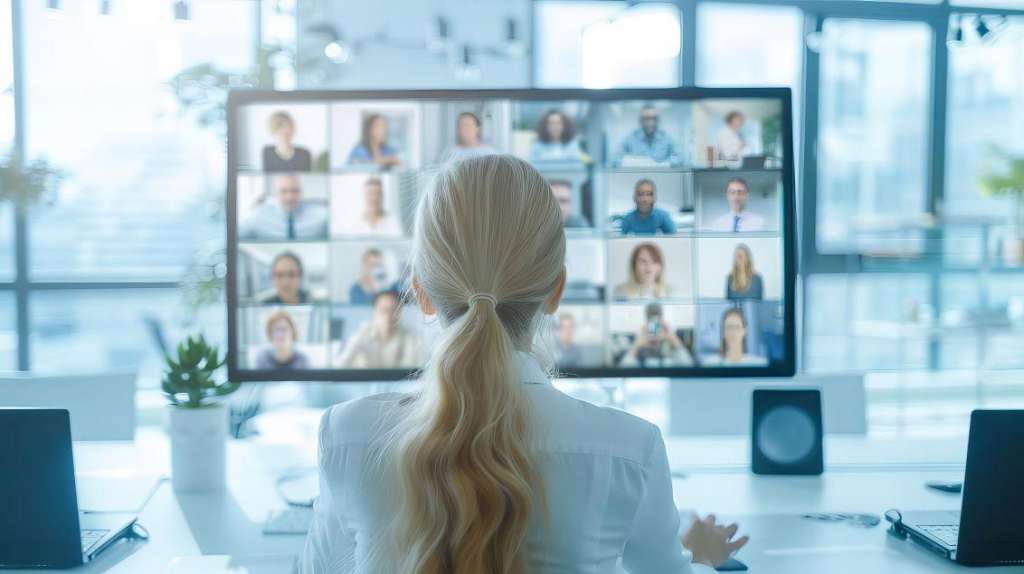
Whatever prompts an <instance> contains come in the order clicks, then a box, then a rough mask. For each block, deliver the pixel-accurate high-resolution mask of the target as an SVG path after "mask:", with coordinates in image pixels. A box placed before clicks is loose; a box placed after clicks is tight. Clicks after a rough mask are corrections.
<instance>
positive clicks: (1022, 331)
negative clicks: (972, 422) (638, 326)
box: [0, 0, 1024, 435]
mask: <svg viewBox="0 0 1024 574" xmlns="http://www.w3.org/2000/svg"><path fill="white" fill-rule="evenodd" d="M1022 55H1024V1H999V0H948V1H947V0H942V1H940V0H934V1H932V0H913V1H905V2H893V1H888V2H886V1H868V0H772V1H768V0H743V1H726V0H718V1H703V0H676V1H675V2H620V1H604V0H602V1H574V0H534V1H531V0H473V1H470V0H417V1H412V0H405V1H401V0H386V1H384V2H375V3H368V2H356V1H347V0H346V1H328V0H262V1H259V0H177V1H173V0H145V1H135V0H131V1H129V0H0V157H4V158H5V159H4V160H3V162H4V164H7V163H9V162H11V161H27V162H32V161H35V160H38V159H45V161H46V162H47V165H48V166H49V167H50V168H51V169H58V170H60V172H61V175H62V176H63V177H62V181H61V183H60V185H59V186H56V187H54V188H52V189H47V190H43V191H42V192H41V193H40V194H39V197H35V198H29V199H27V200H24V201H22V199H24V198H14V197H10V194H6V195H5V194H4V191H3V190H2V189H0V370H10V369H22V370H27V369H31V370H32V371H36V372H40V373H54V372H56V373H69V372H71V373H73V372H81V371H95V370H102V369H108V368H114V367H122V366H137V367H138V368H139V369H140V373H141V379H140V386H141V387H143V390H141V391H140V393H141V394H143V395H144V394H145V393H146V392H147V391H146V390H145V389H147V388H149V389H153V390H152V391H150V392H152V393H153V395H156V390H155V389H156V387H157V386H158V382H159V377H160V368H161V355H160V351H159V350H158V349H159V345H158V339H160V338H162V339H163V340H164V341H165V342H167V343H172V344H173V343H174V342H176V341H177V340H178V339H179V338H180V337H182V336H183V334H185V333H188V332H193V331H196V330H200V329H201V330H203V331H204V332H205V333H206V334H207V336H209V337H212V338H213V339H215V340H219V341H223V339H224V337H225V331H226V327H225V308H224V303H223V300H222V298H221V295H222V293H221V286H222V281H223V277H224V274H225V271H226V269H225V263H224V260H223V248H224V236H225V231H224V223H223V219H224V213H223V209H222V204H221V202H222V200H223V194H224V188H225V178H226V175H225V170H226V166H225V139H224V138H225V136H224V132H225V124H224V118H223V107H222V106H223V102H224V99H225V96H226V91H227V89H228V88H230V87H235V86H238V87H242V86H259V87H265V88H270V87H273V88H277V89H297V88H303V89H316V88H369V89H372V88H479V87H503V88H506V87H507V88H526V87H581V86H582V87H587V88H609V87H625V86H644V87H651V86H656V87H665V86H690V85H700V86H768V85H770V86H778V85H783V86H790V87H791V88H792V89H793V91H794V101H795V118H796V126H795V128H796V140H797V185H798V193H799V203H798V205H799V216H800V220H799V222H798V227H799V246H800V267H799V269H800V285H801V298H800V301H799V304H800V310H801V311H800V312H801V328H800V333H799V344H800V347H801V348H800V358H799V365H800V369H801V370H803V371H806V372H813V373H830V372H831V373H836V372H850V371H855V372H866V373H868V377H867V384H868V400H869V407H868V417H869V425H870V432H872V433H875V434H895V435H916V434H943V433H958V432H963V429H966V423H965V421H966V418H967V416H968V414H969V412H970V410H971V409H972V408H974V407H975V406H977V405H986V406H999V405H1004V404H1011V403H1020V402H1021V401H1022V400H1024V192H1021V191H1018V192H1017V193H1016V194H1014V193H1000V192H999V190H998V189H995V190H993V189H989V188H991V187H992V186H991V185H986V183H987V182H988V181H989V180H990V179H991V178H992V176H994V175H998V174H1001V173H1004V172H1005V171H1006V170H1007V169H1008V168H1009V166H1010V165H1011V164H1012V162H1013V160H1014V158H1016V161H1017V162H1018V164H1017V165H1018V168H1017V169H1018V170H1020V171H1021V172H1022V173H1020V174H1018V178H1021V177H1024V160H1022V159H1021V158H1024V56H1022ZM12 158H13V159H12ZM1019 184H1020V186H1024V182H1019ZM0 186H2V184H0ZM996 187H998V186H996ZM659 385H660V386H659ZM664 385H665V383H664V382H661V383H658V382H655V383H653V386H652V383H643V382H641V383H638V384H637V386H636V387H635V388H636V389H638V390H637V392H638V393H640V394H643V393H644V392H647V391H646V390H645V389H655V391H651V395H650V396H651V401H652V402H655V403H656V402H658V400H659V399H658V397H659V396H663V390H664ZM657 389H661V391H657ZM659 393H660V394H659Z"/></svg>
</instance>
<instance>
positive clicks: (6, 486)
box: [0, 408, 136, 568]
mask: <svg viewBox="0 0 1024 574" xmlns="http://www.w3.org/2000/svg"><path fill="white" fill-rule="evenodd" d="M0 437H3V447H2V448H0V508H2V509H3V512H0V541H2V543H0V568H26V567H29V568H70V567H73V566H78V565H80V564H83V563H85V562H89V561H90V560H92V559H94V558H95V557H96V556H97V555H99V553H100V552H102V551H103V550H105V549H106V548H107V547H109V546H110V545H111V544H113V543H114V542H115V541H117V540H119V539H120V538H122V537H125V536H127V535H131V534H132V532H133V528H134V526H135V521H136V517H135V516H133V515H129V514H120V513H103V514H82V513H80V512H79V510H78V495H77V491H76V489H75V465H74V457H73V454H72V450H71V419H70V416H69V415H68V411H67V410H65V409H32V408H0Z"/></svg>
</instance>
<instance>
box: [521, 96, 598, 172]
mask: <svg viewBox="0 0 1024 574" xmlns="http://www.w3.org/2000/svg"><path fill="white" fill-rule="evenodd" d="M586 159H587V157H586V155H585V154H584V153H583V150H582V149H580V142H579V140H578V139H577V138H576V126H575V125H574V123H573V121H572V118H570V117H569V116H568V115H567V114H566V113H565V112H562V111H561V110H554V109H553V110H548V111H547V112H546V113H545V114H544V115H543V116H541V118H540V123H538V124H537V139H536V141H534V142H533V145H532V147H531V148H530V161H535V162H546V161H550V162H554V161H573V162H585V161H586Z"/></svg>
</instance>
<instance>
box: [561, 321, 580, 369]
mask: <svg viewBox="0 0 1024 574" xmlns="http://www.w3.org/2000/svg"><path fill="white" fill-rule="evenodd" d="M582 360H583V351H582V350H580V347H579V345H578V344H576V317H573V316H572V313H560V314H559V315H558V332H557V336H556V337H555V362H556V363H557V364H558V366H560V367H577V366H579V365H580V363H581V362H582Z"/></svg>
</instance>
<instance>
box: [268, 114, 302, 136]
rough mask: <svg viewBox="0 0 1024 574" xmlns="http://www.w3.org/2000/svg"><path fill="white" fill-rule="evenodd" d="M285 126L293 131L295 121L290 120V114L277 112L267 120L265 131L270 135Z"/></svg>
mask: <svg viewBox="0 0 1024 574" xmlns="http://www.w3.org/2000/svg"><path fill="white" fill-rule="evenodd" d="M285 126H288V127H290V128H292V129H295V119H294V118H292V115H291V114H289V113H288V112H286V111H284V110H277V111H276V112H274V113H272V114H270V117H269V118H267V129H269V130H270V133H272V134H273V133H276V132H277V130H279V129H281V128H283V127H285Z"/></svg>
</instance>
